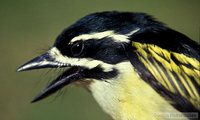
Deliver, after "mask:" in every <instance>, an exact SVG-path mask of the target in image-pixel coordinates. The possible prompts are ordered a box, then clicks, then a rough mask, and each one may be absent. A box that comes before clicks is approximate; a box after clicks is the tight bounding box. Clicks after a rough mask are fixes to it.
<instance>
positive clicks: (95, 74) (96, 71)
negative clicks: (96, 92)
mask: <svg viewBox="0 0 200 120" xmlns="http://www.w3.org/2000/svg"><path fill="white" fill-rule="evenodd" d="M84 75H85V76H84V77H85V78H94V79H97V80H102V79H111V78H115V77H116V76H117V75H118V71H117V70H116V69H113V70H112V71H108V72H104V71H103V69H102V68H101V67H100V66H97V67H95V68H93V69H90V70H89V69H86V70H84Z"/></svg>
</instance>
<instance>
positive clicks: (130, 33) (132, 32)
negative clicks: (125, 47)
mask: <svg viewBox="0 0 200 120" xmlns="http://www.w3.org/2000/svg"><path fill="white" fill-rule="evenodd" d="M139 30H140V28H136V29H135V30H133V31H131V32H129V33H128V34H126V35H127V36H131V35H133V34H135V33H136V32H138V31H139Z"/></svg>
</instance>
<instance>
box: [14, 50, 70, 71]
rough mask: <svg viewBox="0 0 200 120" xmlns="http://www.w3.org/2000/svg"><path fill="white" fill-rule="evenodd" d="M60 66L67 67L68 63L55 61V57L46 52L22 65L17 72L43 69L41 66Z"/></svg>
mask: <svg viewBox="0 0 200 120" xmlns="http://www.w3.org/2000/svg"><path fill="white" fill-rule="evenodd" d="M58 67H67V65H65V64H62V63H60V62H57V61H55V59H54V58H53V57H52V56H50V54H49V53H44V54H42V55H40V56H38V57H36V58H34V59H32V60H30V61H28V62H27V63H25V64H23V65H22V66H20V67H19V68H18V69H17V72H20V71H27V70H33V69H41V68H58Z"/></svg>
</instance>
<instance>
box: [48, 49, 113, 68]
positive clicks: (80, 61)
mask: <svg viewBox="0 0 200 120" xmlns="http://www.w3.org/2000/svg"><path fill="white" fill-rule="evenodd" d="M48 53H49V54H50V56H52V57H53V58H54V59H55V61H57V62H59V63H63V64H69V65H71V66H84V67H87V68H89V69H92V68H94V67H96V66H98V65H100V66H101V67H102V68H103V69H104V72H108V71H111V70H112V68H113V65H111V64H108V63H104V62H102V61H100V60H94V59H89V58H70V57H67V56H63V55H62V54H61V53H60V51H59V50H58V49H57V48H56V47H53V48H52V49H50V50H49V51H48Z"/></svg>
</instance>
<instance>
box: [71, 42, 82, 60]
mask: <svg viewBox="0 0 200 120" xmlns="http://www.w3.org/2000/svg"><path fill="white" fill-rule="evenodd" d="M83 49H84V44H83V41H77V42H75V43H74V44H73V45H72V47H71V53H72V55H73V56H74V57H78V56H80V55H81V54H82V52H83Z"/></svg>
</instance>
